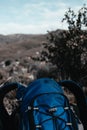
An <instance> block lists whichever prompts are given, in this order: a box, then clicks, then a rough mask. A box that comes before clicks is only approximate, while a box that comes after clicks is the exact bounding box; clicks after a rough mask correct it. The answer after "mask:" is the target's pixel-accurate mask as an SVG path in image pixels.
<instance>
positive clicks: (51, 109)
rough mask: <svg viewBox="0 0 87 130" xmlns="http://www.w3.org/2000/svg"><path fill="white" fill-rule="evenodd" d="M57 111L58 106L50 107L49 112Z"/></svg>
mask: <svg viewBox="0 0 87 130" xmlns="http://www.w3.org/2000/svg"><path fill="white" fill-rule="evenodd" d="M55 111H57V108H56V107H54V108H50V109H49V112H55Z"/></svg>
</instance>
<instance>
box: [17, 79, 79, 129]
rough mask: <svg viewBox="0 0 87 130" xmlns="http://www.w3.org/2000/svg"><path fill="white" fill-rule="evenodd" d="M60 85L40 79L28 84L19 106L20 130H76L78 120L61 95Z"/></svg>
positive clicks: (65, 98) (64, 97) (51, 80)
mask: <svg viewBox="0 0 87 130" xmlns="http://www.w3.org/2000/svg"><path fill="white" fill-rule="evenodd" d="M62 83H64V82H60V83H57V82H56V81H54V80H53V79H49V78H42V79H38V80H35V81H33V82H32V83H30V84H29V86H28V87H27V88H26V92H25V94H24V96H23V97H22V102H21V106H20V116H21V122H20V130H78V123H79V119H78V117H77V116H76V115H75V113H74V112H73V110H72V109H71V107H70V104H69V100H68V99H67V97H66V96H65V95H64V93H63V90H62V87H61V85H60V84H62ZM18 95H19V93H18V94H17V96H18ZM18 97H19V100H20V98H21V96H18Z"/></svg>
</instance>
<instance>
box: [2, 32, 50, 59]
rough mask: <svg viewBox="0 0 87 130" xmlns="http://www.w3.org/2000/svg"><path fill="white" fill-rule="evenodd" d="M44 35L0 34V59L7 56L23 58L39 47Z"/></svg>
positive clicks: (33, 52) (44, 39)
mask: <svg viewBox="0 0 87 130" xmlns="http://www.w3.org/2000/svg"><path fill="white" fill-rule="evenodd" d="M46 40H47V39H46V35H41V34H40V35H39V34H38V35H28V34H13V35H0V61H2V60H5V59H7V58H8V59H9V58H15V59H17V58H21V57H22V58H23V57H25V56H30V55H33V54H35V52H36V51H39V50H40V49H41V44H42V43H43V42H45V41H46Z"/></svg>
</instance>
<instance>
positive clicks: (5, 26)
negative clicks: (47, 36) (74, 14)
mask: <svg viewBox="0 0 87 130" xmlns="http://www.w3.org/2000/svg"><path fill="white" fill-rule="evenodd" d="M84 3H87V0H0V34H14V33H27V34H40V33H47V31H48V30H49V31H50V30H56V29H65V26H66V25H65V24H62V23H61V20H62V18H63V16H64V13H65V11H67V9H68V8H69V7H71V8H72V9H73V10H78V9H79V8H80V7H82V6H83V4H84Z"/></svg>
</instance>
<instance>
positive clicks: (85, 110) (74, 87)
mask: <svg viewBox="0 0 87 130" xmlns="http://www.w3.org/2000/svg"><path fill="white" fill-rule="evenodd" d="M59 84H60V85H62V86H64V87H65V88H68V90H70V91H71V92H72V93H73V94H74V96H75V98H76V101H77V105H78V109H79V113H80V120H81V122H82V123H83V126H84V130H87V104H86V99H85V95H84V92H83V90H82V88H81V86H80V85H79V84H77V83H76V82H74V81H72V80H62V81H60V82H59Z"/></svg>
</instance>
